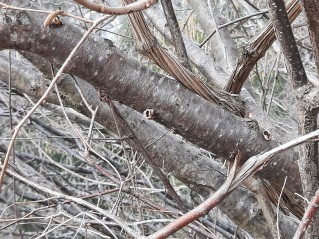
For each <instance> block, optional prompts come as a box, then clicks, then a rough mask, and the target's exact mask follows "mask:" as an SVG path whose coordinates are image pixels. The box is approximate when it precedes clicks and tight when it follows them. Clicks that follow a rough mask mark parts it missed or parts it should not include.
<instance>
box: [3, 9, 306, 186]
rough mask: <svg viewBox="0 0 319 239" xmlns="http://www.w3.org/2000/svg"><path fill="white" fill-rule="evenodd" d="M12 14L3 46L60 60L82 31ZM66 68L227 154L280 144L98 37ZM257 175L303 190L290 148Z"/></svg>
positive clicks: (250, 152)
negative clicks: (152, 112) (49, 25)
mask: <svg viewBox="0 0 319 239" xmlns="http://www.w3.org/2000/svg"><path fill="white" fill-rule="evenodd" d="M9 12H11V11H8V13H7V14H9ZM11 13H12V14H13V15H12V16H11V17H12V23H10V24H6V23H0V30H1V35H0V43H1V46H0V49H1V48H2V49H4V48H15V49H20V50H27V51H32V52H34V53H36V54H39V55H41V56H43V57H45V58H46V59H47V60H49V61H52V62H53V63H54V64H56V65H60V64H61V63H63V61H64V59H65V55H67V54H68V53H69V52H70V51H71V50H72V49H73V47H74V45H75V44H76V42H77V39H79V38H80V37H81V36H82V33H81V30H80V29H78V28H76V27H74V26H69V25H68V24H67V23H65V25H63V26H62V27H60V28H54V29H52V28H50V29H47V28H43V27H42V20H44V17H41V16H39V14H37V15H36V14H33V13H28V16H25V18H23V20H24V23H23V24H21V17H20V18H19V19H18V21H17V19H16V18H15V14H16V12H14V11H12V12H11ZM31 22H32V24H31ZM67 71H68V72H70V73H72V74H74V75H76V76H79V77H80V78H83V79H86V80H87V81H88V82H89V83H90V84H92V85H93V86H94V87H95V89H99V90H104V91H105V92H107V93H108V94H109V96H110V97H111V98H112V99H113V100H118V101H120V102H122V103H124V104H125V105H127V106H130V107H132V108H134V109H135V110H137V111H139V112H143V111H144V110H145V109H150V108H153V109H154V110H155V112H156V115H157V117H156V119H155V120H156V121H157V122H159V123H161V124H163V125H165V126H166V127H168V128H172V129H175V131H176V132H177V133H178V134H180V135H182V136H183V137H185V138H186V139H187V140H189V141H190V142H193V143H194V144H196V145H198V146H200V147H203V148H205V149H207V150H209V151H211V152H214V153H215V154H217V155H218V156H221V157H224V158H226V159H231V156H232V155H233V153H235V152H237V149H242V150H243V153H244V157H245V159H247V158H249V157H250V156H252V155H255V154H257V153H260V152H262V151H265V150H268V149H271V148H273V147H275V146H276V145H278V142H275V141H266V140H265V139H264V137H263V135H262V132H261V131H260V130H259V128H258V124H257V122H255V121H252V120H247V119H242V118H238V117H236V116H234V115H232V114H231V113H229V112H226V111H225V110H222V109H220V108H219V107H218V106H216V105H214V104H212V103H210V102H208V101H206V100H204V99H202V98H200V97H199V96H198V95H195V94H194V93H192V92H190V91H189V90H187V89H186V88H185V87H183V86H182V85H181V84H178V83H176V82H175V81H173V80H171V79H169V78H167V77H164V76H162V75H159V74H155V73H153V72H150V71H149V70H148V69H147V68H146V67H143V66H141V65H140V64H138V63H137V62H136V61H133V60H130V59H128V58H127V57H126V56H125V55H123V54H122V53H121V52H119V51H118V50H117V49H116V48H115V47H113V46H112V45H110V43H108V42H106V41H105V40H104V39H102V38H100V37H98V36H92V37H90V38H89V39H88V40H87V41H86V42H85V43H84V45H83V46H82V47H81V49H80V50H79V52H78V53H77V55H76V56H75V57H74V59H73V60H72V61H71V63H70V64H69V66H68V68H67ZM194 132H196V134H194ZM243 161H245V160H243ZM258 175H260V176H262V177H265V178H266V179H268V180H270V181H273V182H275V183H277V184H278V185H281V184H282V182H283V181H284V178H285V176H287V177H288V183H287V188H289V189H290V190H292V191H293V192H294V191H297V192H301V185H300V179H299V173H298V166H297V164H296V163H295V162H294V158H293V157H291V152H287V153H285V154H281V155H280V156H278V157H277V160H274V161H273V162H272V163H270V164H269V165H267V166H266V167H265V168H264V169H263V170H261V171H260V172H259V173H258Z"/></svg>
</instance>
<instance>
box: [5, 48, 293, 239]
mask: <svg viewBox="0 0 319 239" xmlns="http://www.w3.org/2000/svg"><path fill="white" fill-rule="evenodd" d="M24 54H25V53H24ZM30 57H32V61H33V62H34V63H35V64H36V65H37V67H39V68H41V69H42V71H43V72H46V71H49V70H50V69H46V68H49V66H48V65H46V64H45V63H46V61H44V60H42V59H41V58H38V60H37V58H35V57H33V56H32V55H30V54H29V55H28V58H29V59H30ZM36 61H37V62H36ZM6 63H7V58H5V57H3V56H1V53H0V75H1V77H2V79H1V80H5V81H6V80H7V79H8V64H6ZM12 67H13V69H12V77H13V84H14V87H15V88H17V89H18V90H19V91H20V92H23V93H26V94H28V95H30V96H33V97H35V98H39V97H40V96H41V95H42V94H43V92H44V91H45V86H46V85H47V84H48V83H49V80H45V79H44V78H43V77H42V76H41V74H40V73H39V72H38V70H37V69H35V68H33V67H32V66H30V65H29V64H21V63H19V62H14V64H13V65H12ZM25 82H29V84H25ZM78 84H79V86H80V88H81V89H82V92H83V94H84V95H85V97H86V99H87V100H88V103H89V104H90V105H92V106H93V107H96V106H99V110H98V112H97V115H96V120H97V122H99V123H100V124H102V125H104V126H105V127H107V128H108V129H109V130H110V131H111V132H113V133H114V134H116V133H117V130H116V126H115V124H114V119H113V117H112V112H111V110H110V108H109V107H108V106H107V105H106V104H104V103H103V102H100V101H99V99H98V97H97V95H96V94H95V90H94V88H93V87H92V86H91V85H89V84H87V83H86V82H85V81H82V80H80V79H78ZM58 87H59V89H60V91H61V92H60V93H61V94H62V98H63V99H64V103H65V105H66V106H68V107H72V108H74V109H75V110H77V111H78V112H81V113H83V114H84V115H87V116H88V117H91V112H89V111H88V109H87V108H86V106H85V105H84V104H83V103H81V102H82V100H81V97H80V96H79V94H78V92H77V90H76V88H75V86H74V84H73V81H72V80H71V79H70V78H69V77H64V78H63V79H62V80H61V81H60V82H59V84H58ZM47 101H48V102H52V103H55V104H58V101H57V98H56V96H55V94H53V93H52V94H50V96H49V97H48V99H47ZM117 107H118V109H119V110H120V112H121V114H122V115H125V117H126V119H127V121H128V122H129V123H130V126H131V128H132V129H133V131H134V133H135V134H136V135H138V136H139V139H140V140H141V142H142V143H143V145H148V144H150V143H152V144H151V145H150V146H148V147H147V150H148V152H149V153H150V154H151V155H152V158H153V159H154V160H155V162H156V163H157V164H158V165H159V166H161V167H162V166H164V171H165V172H167V173H171V174H173V175H174V176H175V177H177V178H178V179H179V180H181V181H182V182H184V183H185V184H187V185H189V186H190V187H191V188H192V189H193V190H195V191H197V192H198V193H200V194H202V195H203V196H205V197H206V196H208V195H209V193H210V192H212V191H215V190H217V189H218V188H219V187H220V186H221V185H222V183H223V181H224V180H225V176H224V175H225V173H226V172H224V171H225V170H224V169H223V168H221V166H222V165H221V163H218V162H215V161H212V160H211V159H209V158H207V157H206V156H205V155H204V154H203V153H202V151H201V150H199V149H198V148H197V147H194V146H193V145H191V144H190V143H188V142H186V141H185V140H183V139H182V138H181V137H179V136H178V135H176V134H174V133H172V132H170V131H167V129H165V128H164V127H162V126H161V125H159V124H157V123H155V122H154V121H152V120H146V119H145V118H143V116H142V115H141V114H140V113H138V112H136V111H134V110H132V109H130V108H128V107H126V106H124V105H122V104H117ZM121 132H122V129H121ZM128 143H130V142H129V141H128ZM219 208H220V209H221V210H222V211H223V212H225V213H226V214H227V215H228V216H229V217H230V218H231V219H232V220H234V221H235V222H236V223H238V225H240V226H241V227H243V228H244V229H245V230H247V231H248V232H250V233H251V234H253V235H254V236H255V237H256V238H265V239H266V238H269V237H270V232H269V231H268V230H265V228H264V225H265V223H266V221H265V219H264V217H263V216H262V214H261V209H260V207H259V205H258V202H257V201H256V199H255V198H254V197H253V195H252V194H251V193H250V192H248V191H247V190H246V189H244V188H242V187H240V188H237V189H236V190H235V191H234V192H233V193H232V195H231V196H230V197H227V198H225V199H224V201H223V202H221V204H220V205H219ZM242 215H245V217H243V216H242ZM281 224H282V227H283V233H284V234H285V235H286V236H287V238H291V237H292V236H293V233H294V229H295V228H296V225H295V224H294V223H292V222H291V221H289V220H287V218H283V220H281ZM292 228H294V229H293V230H292Z"/></svg>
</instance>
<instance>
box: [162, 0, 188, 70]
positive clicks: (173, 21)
mask: <svg viewBox="0 0 319 239" xmlns="http://www.w3.org/2000/svg"><path fill="white" fill-rule="evenodd" d="M161 3H162V6H163V10H164V13H165V17H166V21H167V24H168V27H169V30H170V32H171V36H172V38H173V42H174V47H175V55H176V56H177V58H178V60H179V62H180V63H181V64H182V65H183V66H184V67H185V68H187V69H189V70H190V66H189V63H188V57H187V52H186V48H185V44H184V41H183V37H182V33H181V29H180V28H179V25H178V21H177V18H176V15H175V12H174V8H173V4H172V1H171V0H161Z"/></svg>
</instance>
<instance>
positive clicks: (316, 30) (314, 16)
mask: <svg viewBox="0 0 319 239" xmlns="http://www.w3.org/2000/svg"><path fill="white" fill-rule="evenodd" d="M300 2H301V4H302V7H303V9H304V12H305V14H306V17H307V22H308V29H309V36H310V40H311V42H312V47H313V52H314V55H315V59H316V65H317V71H318V73H319V2H318V1H317V0H306V1H305V0H301V1H300Z"/></svg>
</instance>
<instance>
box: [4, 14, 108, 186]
mask: <svg viewBox="0 0 319 239" xmlns="http://www.w3.org/2000/svg"><path fill="white" fill-rule="evenodd" d="M108 18H109V16H103V17H102V18H100V19H98V20H97V21H96V22H95V23H94V24H93V25H92V26H91V28H90V29H89V30H88V31H87V32H86V33H85V34H84V35H83V37H82V39H81V40H80V41H79V43H78V44H77V45H76V46H75V47H74V49H73V50H72V51H71V53H70V55H69V56H68V57H67V59H66V60H65V62H64V63H63V65H62V66H61V68H60V70H59V71H58V72H57V74H56V76H55V77H54V79H53V80H52V81H51V83H50V85H49V87H48V89H47V90H46V91H45V93H44V94H43V95H42V97H41V98H40V99H39V100H38V102H37V103H36V104H35V105H34V106H33V107H32V109H31V110H30V111H29V112H28V113H27V114H26V115H25V116H24V117H23V119H22V120H21V121H20V122H19V123H18V125H17V126H16V127H15V128H14V129H13V135H12V139H11V141H10V144H9V146H8V152H7V154H6V156H5V159H4V162H3V167H2V171H1V174H0V192H1V188H2V183H3V177H4V174H5V172H6V168H7V164H8V161H9V157H10V154H11V152H12V149H13V145H14V142H15V138H16V137H17V135H18V132H19V130H20V128H21V127H22V126H23V125H24V123H25V122H26V121H27V119H28V118H29V117H30V116H31V115H32V114H33V112H34V111H35V110H36V109H37V108H38V107H39V105H40V104H42V102H43V101H44V100H45V99H46V97H47V96H48V95H49V93H50V92H51V90H52V89H53V87H54V85H55V83H56V82H57V81H58V79H59V78H60V77H61V75H62V73H63V71H64V69H65V68H66V67H67V65H68V64H69V62H70V61H71V59H72V58H73V56H74V55H75V54H76V52H77V51H78V50H79V48H80V47H81V45H82V44H83V42H84V41H85V40H86V39H87V38H88V36H89V35H90V34H91V32H92V31H93V30H94V28H95V27H96V26H97V25H99V24H100V23H101V22H103V21H105V20H106V19H108Z"/></svg>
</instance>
